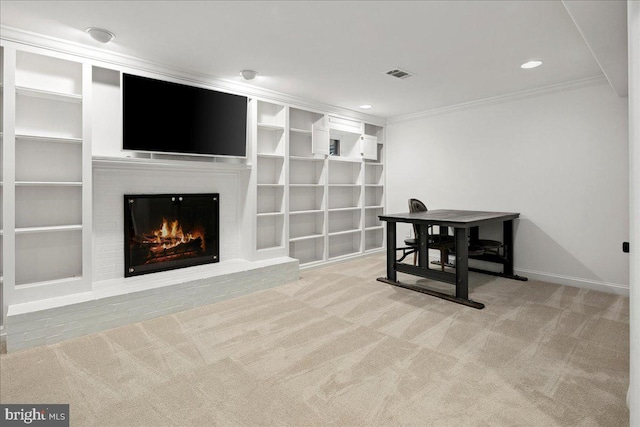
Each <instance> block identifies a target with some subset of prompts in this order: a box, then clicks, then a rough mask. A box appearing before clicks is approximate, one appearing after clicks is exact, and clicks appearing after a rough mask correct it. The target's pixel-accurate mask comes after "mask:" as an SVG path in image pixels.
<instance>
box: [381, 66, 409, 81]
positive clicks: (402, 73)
mask: <svg viewBox="0 0 640 427" xmlns="http://www.w3.org/2000/svg"><path fill="white" fill-rule="evenodd" d="M386 74H387V75H388V76H391V77H395V78H397V79H401V80H404V79H408V78H409V77H412V76H413V74H411V73H410V72H408V71H406V70H403V69H402V68H394V69H392V70H389V71H387V72H386Z"/></svg>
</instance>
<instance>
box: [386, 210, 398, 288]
mask: <svg viewBox="0 0 640 427" xmlns="http://www.w3.org/2000/svg"><path fill="white" fill-rule="evenodd" d="M395 264H396V223H395V222H390V221H389V222H387V279H389V280H392V281H394V282H395V281H396V265H395Z"/></svg>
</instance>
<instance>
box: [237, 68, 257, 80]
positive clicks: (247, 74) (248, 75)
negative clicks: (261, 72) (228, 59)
mask: <svg viewBox="0 0 640 427" xmlns="http://www.w3.org/2000/svg"><path fill="white" fill-rule="evenodd" d="M240 75H241V76H242V78H243V79H245V80H253V79H255V78H256V76H257V75H258V72H257V71H253V70H242V71H240Z"/></svg>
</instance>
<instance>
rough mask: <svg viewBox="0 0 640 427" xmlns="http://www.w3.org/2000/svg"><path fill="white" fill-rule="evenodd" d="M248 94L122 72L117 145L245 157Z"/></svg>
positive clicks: (142, 149) (206, 154) (191, 153)
mask: <svg viewBox="0 0 640 427" xmlns="http://www.w3.org/2000/svg"><path fill="white" fill-rule="evenodd" d="M247 102H248V100H247V97H246V96H240V95H234V94H230V93H224V92H218V91H215V90H210V89H204V88H201V87H195V86H188V85H183V84H178V83H172V82H166V81H162V80H156V79H151V78H147V77H140V76H135V75H132V74H126V73H124V74H123V76H122V116H123V117H122V122H123V123H122V148H123V149H124V150H128V151H142V152H151V153H168V154H187V155H203V156H230V157H246V155H247Z"/></svg>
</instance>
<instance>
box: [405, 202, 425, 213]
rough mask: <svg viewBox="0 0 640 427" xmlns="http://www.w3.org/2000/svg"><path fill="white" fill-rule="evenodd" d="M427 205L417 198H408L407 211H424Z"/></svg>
mask: <svg viewBox="0 0 640 427" xmlns="http://www.w3.org/2000/svg"><path fill="white" fill-rule="evenodd" d="M426 211H427V207H426V206H425V205H424V203H422V202H421V201H420V200H418V199H409V212H426Z"/></svg>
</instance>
